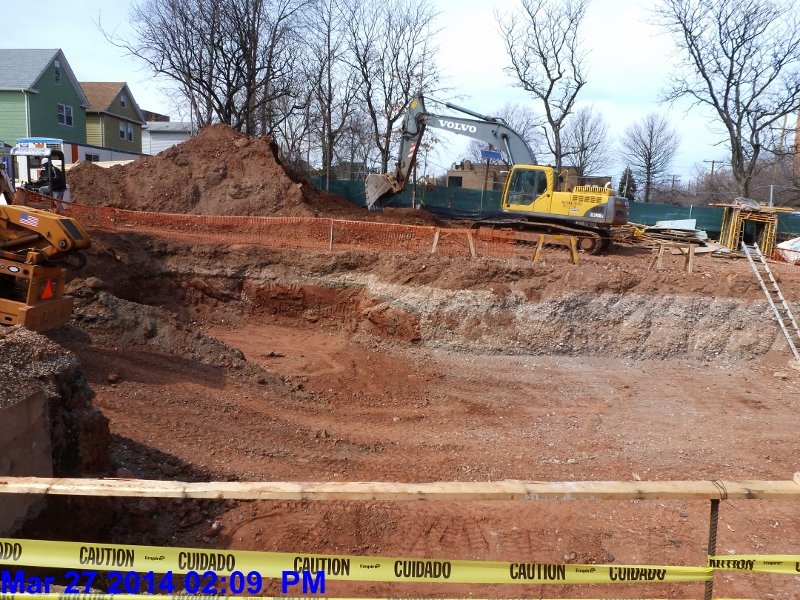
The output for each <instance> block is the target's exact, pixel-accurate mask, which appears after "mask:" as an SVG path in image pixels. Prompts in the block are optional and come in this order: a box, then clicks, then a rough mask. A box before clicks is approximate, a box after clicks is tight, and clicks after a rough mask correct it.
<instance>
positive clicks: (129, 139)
mask: <svg viewBox="0 0 800 600" xmlns="http://www.w3.org/2000/svg"><path fill="white" fill-rule="evenodd" d="M128 141H129V142H132V141H133V124H132V123H128Z"/></svg>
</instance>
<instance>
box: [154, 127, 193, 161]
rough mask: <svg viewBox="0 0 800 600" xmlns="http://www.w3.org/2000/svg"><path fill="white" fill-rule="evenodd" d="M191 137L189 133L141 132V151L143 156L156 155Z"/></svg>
mask: <svg viewBox="0 0 800 600" xmlns="http://www.w3.org/2000/svg"><path fill="white" fill-rule="evenodd" d="M190 137H191V135H190V134H189V133H182V132H177V131H176V132H152V131H147V130H144V131H143V132H142V150H143V151H144V153H145V154H152V155H156V154H158V153H159V152H163V151H164V150H166V149H167V148H171V147H172V146H175V145H176V144H180V143H182V142H185V141H186V140H188V139H189V138H190Z"/></svg>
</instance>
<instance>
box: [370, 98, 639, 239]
mask: <svg viewBox="0 0 800 600" xmlns="http://www.w3.org/2000/svg"><path fill="white" fill-rule="evenodd" d="M445 106H447V108H450V109H452V110H456V111H459V112H462V113H465V114H467V115H469V116H471V117H474V118H473V119H465V118H463V117H457V116H442V115H436V114H432V113H429V112H428V111H427V110H426V109H425V99H424V97H423V96H422V94H418V95H417V96H416V97H415V98H414V99H413V100H412V101H411V104H410V105H409V110H408V112H407V113H406V116H405V119H404V120H403V129H402V137H401V143H400V160H399V161H398V163H397V167H396V169H395V171H394V173H387V174H377V173H373V174H370V175H368V176H367V179H366V182H365V186H366V198H367V208H369V209H370V210H383V207H384V206H385V205H386V204H387V203H388V202H389V201H390V200H391V197H392V196H393V195H394V194H397V193H399V192H401V191H403V190H404V189H405V188H406V186H407V184H408V180H409V175H410V173H411V169H412V167H413V166H414V163H415V161H416V156H417V150H418V148H419V143H420V140H421V138H422V136H423V134H424V133H425V129H426V128H427V127H434V128H436V129H442V130H444V131H453V132H456V133H459V134H461V135H465V136H468V137H471V138H474V139H477V140H480V141H483V142H485V143H487V144H489V145H491V146H492V147H494V148H496V149H499V150H500V151H501V152H502V154H503V155H504V157H505V158H506V160H507V162H508V163H509V164H510V165H511V171H510V172H509V174H508V178H507V179H506V183H505V187H504V189H503V195H502V201H501V206H500V208H501V211H502V212H503V213H504V216H503V217H502V218H499V219H498V218H495V219H489V218H486V219H480V220H479V221H478V222H477V223H476V225H477V226H479V227H490V228H501V229H512V230H520V231H533V232H542V233H551V234H563V235H571V236H575V237H577V238H578V239H579V240H580V241H579V247H580V249H581V250H583V251H584V252H586V253H589V254H597V253H599V252H601V251H603V250H604V249H606V248H607V247H608V246H609V245H610V244H611V231H610V230H611V226H615V225H625V224H626V223H627V222H628V200H627V199H626V198H622V197H620V196H617V195H615V194H614V192H613V190H612V189H610V188H609V187H600V186H576V187H574V188H573V189H572V190H571V191H557V190H556V180H557V177H556V173H555V172H554V169H553V168H552V167H547V166H541V165H537V164H536V158H535V156H534V154H533V152H532V151H531V149H530V147H529V146H528V144H527V143H526V142H525V140H524V138H523V137H522V136H521V135H520V134H519V133H517V132H516V131H514V130H513V129H512V128H511V127H509V126H508V124H507V123H506V122H505V121H504V120H503V119H501V118H499V117H489V116H485V115H482V114H480V113H477V112H474V111H471V110H469V109H466V108H463V107H460V106H456V105H455V104H451V103H449V102H448V103H446V104H445ZM506 215H507V216H506Z"/></svg>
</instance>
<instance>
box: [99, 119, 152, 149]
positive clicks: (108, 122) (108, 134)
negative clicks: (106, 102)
mask: <svg viewBox="0 0 800 600" xmlns="http://www.w3.org/2000/svg"><path fill="white" fill-rule="evenodd" d="M100 118H101V119H102V120H103V124H104V125H105V127H104V133H105V139H104V140H103V143H102V144H101V146H105V147H106V148H114V149H115V150H122V151H124V152H139V153H141V152H142V126H141V125H139V124H138V123H133V122H131V121H128V120H127V119H120V118H117V117H114V116H112V115H105V114H103V115H100ZM120 122H122V123H125V124H126V126H127V125H128V124H129V123H130V124H131V125H133V141H132V142H129V141H128V138H127V134H126V137H125V139H124V140H123V139H120V137H119V124H120ZM126 131H127V129H126Z"/></svg>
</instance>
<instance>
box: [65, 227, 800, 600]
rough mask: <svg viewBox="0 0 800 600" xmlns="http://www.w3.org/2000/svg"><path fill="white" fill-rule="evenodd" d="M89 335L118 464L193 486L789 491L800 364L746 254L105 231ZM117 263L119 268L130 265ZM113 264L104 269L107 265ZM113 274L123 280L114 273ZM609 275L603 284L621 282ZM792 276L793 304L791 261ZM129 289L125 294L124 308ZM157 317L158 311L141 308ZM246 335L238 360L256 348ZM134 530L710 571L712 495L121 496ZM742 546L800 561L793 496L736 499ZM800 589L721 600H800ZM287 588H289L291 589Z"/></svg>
mask: <svg viewBox="0 0 800 600" xmlns="http://www.w3.org/2000/svg"><path fill="white" fill-rule="evenodd" d="M93 240H94V242H95V244H94V248H93V250H92V253H93V256H92V257H90V266H89V267H87V270H88V272H89V273H88V274H89V275H94V276H95V278H94V279H92V278H89V279H84V280H80V281H75V282H73V283H72V284H71V289H72V290H73V292H74V293H76V294H77V295H79V296H80V298H79V306H78V308H77V310H76V317H75V321H74V325H72V326H71V327H69V328H63V329H62V330H60V331H58V332H54V333H53V334H52V337H53V338H54V339H57V340H58V341H59V342H61V343H63V344H64V345H65V346H67V347H69V348H71V349H73V350H74V351H75V352H76V353H77V354H78V355H79V356H80V358H81V361H82V363H83V364H84V367H85V369H86V372H87V376H88V378H89V381H90V382H91V385H92V387H93V388H94V389H95V391H96V393H97V398H96V403H97V405H98V406H99V407H100V408H101V410H102V411H103V413H104V414H105V415H106V416H107V417H108V418H109V420H110V425H111V431H112V434H113V436H114V437H113V443H112V448H113V453H112V460H113V462H114V468H115V469H116V470H117V474H122V475H123V476H125V475H126V476H137V477H149V478H166V479H169V478H176V477H177V478H181V479H190V480H203V479H228V480H231V479H232V480H292V481H296V480H301V481H302V480H333V481H336V480H341V481H354V480H366V481H370V480H378V481H407V482H413V481H442V480H459V481H490V480H499V479H533V480H559V481H560V480H585V479H588V480H609V479H611V480H635V479H787V478H791V477H792V476H793V474H794V472H795V471H797V462H796V460H795V457H796V456H797V455H798V452H800V442H798V438H797V435H796V432H797V430H798V426H800V417H798V412H797V398H798V388H799V387H800V371H796V370H793V369H792V368H789V366H788V356H787V354H786V352H785V350H784V347H783V345H784V344H783V343H782V338H780V337H779V336H778V330H777V328H776V327H775V325H774V324H773V323H772V322H771V321H770V319H769V317H768V316H767V312H766V305H765V303H764V302H763V301H762V300H761V297H760V294H761V291H760V289H758V288H757V287H756V286H755V284H754V283H753V282H752V281H751V279H750V277H749V276H748V271H747V267H746V265H745V264H742V263H738V262H729V261H723V260H720V259H712V258H708V257H705V258H704V259H702V262H698V264H699V272H696V273H693V274H687V273H684V272H683V271H682V270H681V266H682V265H681V263H680V262H679V261H678V259H677V258H676V261H675V264H670V265H668V268H667V269H666V270H664V271H661V272H656V271H649V270H648V269H647V262H648V260H649V256H648V255H639V254H637V253H636V252H635V251H632V250H624V249H623V250H620V254H615V255H610V256H605V257H583V258H582V259H581V262H580V263H579V264H578V265H570V264H569V263H568V261H567V259H566V255H565V254H564V253H560V252H558V251H553V252H551V253H549V254H548V260H547V261H546V262H544V263H541V264H539V265H533V264H531V263H530V262H522V261H516V262H514V261H496V260H478V261H470V260H466V259H458V258H445V257H405V256H404V257H396V256H380V255H373V254H367V253H357V252H348V253H341V254H333V255H323V254H315V253H311V252H298V251H291V252H278V251H268V250H264V249H258V250H257V251H256V249H254V248H248V247H228V246H226V245H224V244H220V245H214V246H202V245H197V244H185V243H181V242H179V241H174V240H169V241H168V240H159V239H156V238H147V237H145V236H141V235H138V234H116V233H115V234H106V233H103V232H99V231H95V232H93ZM111 256H114V258H113V259H112V260H109V258H110V257H111ZM104 257H105V258H104ZM112 272H113V276H112ZM604 282H605V283H604ZM784 289H785V292H786V293H787V295H788V296H789V297H790V300H791V301H793V302H796V301H797V294H798V290H800V288H799V287H798V286H797V283H796V280H794V279H792V277H791V275H790V274H786V275H784ZM122 298H124V299H122ZM135 300H138V301H139V302H145V303H147V304H149V305H152V306H142V305H141V304H138V303H135V302H134V301H135ZM234 349H235V350H234ZM117 510H118V519H119V521H118V522H119V524H118V526H117V527H115V528H114V529H113V532H112V535H111V537H113V539H115V540H118V541H121V542H122V541H127V542H136V543H156V544H165V543H166V544H169V545H180V544H183V545H187V546H191V545H200V546H211V547H230V548H239V549H263V550H281V551H292V552H301V551H302V552H320V553H326V552H327V553H340V554H343V553H344V554H366V555H370V554H375V555H385V556H420V557H445V558H462V559H498V560H500V559H503V560H516V559H519V560H530V561H542V562H548V561H549V562H561V561H567V562H576V563H587V562H588V563H607V562H613V563H617V564H623V563H639V564H687V565H700V564H703V563H704V560H705V545H706V540H707V524H706V522H707V510H708V506H707V504H706V503H703V502H673V503H659V502H604V503H601V502H575V503H566V502H536V503H441V504H439V503H436V504H433V503H430V504H428V503H425V504H420V503H417V504H414V505H403V504H392V503H384V502H370V503H360V502H333V503H308V502H282V503H278V502H273V503H269V502H264V503H250V502H248V503H237V502H229V503H224V504H219V503H217V504H213V503H197V502H195V503H191V504H189V505H188V508H187V507H186V506H184V505H178V504H176V503H174V502H173V501H163V502H162V501H135V502H124V503H122V505H121V506H118V508H117ZM722 523H723V524H722V525H721V527H720V541H719V548H720V549H721V553H729V552H731V553H732V552H736V553H740V554H741V553H787V552H794V551H795V549H796V548H797V547H798V544H800V527H798V526H797V525H798V521H797V510H796V506H795V505H794V504H789V503H783V504H781V503H775V502H747V503H743V502H736V503H730V502H727V503H724V504H723V509H722ZM701 589H702V586H698V585H683V586H678V585H672V586H658V587H654V586H651V587H646V586H630V587H627V586H626V587H622V588H620V587H617V588H611V587H607V588H603V587H592V588H587V587H578V586H575V587H568V586H565V587H548V588H546V589H545V588H543V587H537V586H524V587H515V586H505V587H504V586H477V587H476V586H443V585H432V584H430V585H421V584H420V585H411V584H409V585H405V586H394V587H392V586H390V585H388V584H356V583H344V582H338V583H332V584H331V587H330V588H329V590H328V591H329V592H330V593H333V594H336V595H347V594H350V595H378V596H386V595H390V596H403V595H422V594H424V595H437V596H448V595H459V594H461V595H465V594H472V595H481V596H505V597H507V596H511V595H513V596H525V597H541V596H542V595H545V596H547V597H553V596H563V597H590V596H591V597H597V596H598V595H604V596H617V597H623V596H628V595H630V594H646V595H648V596H651V597H687V596H699V595H700V593H701V591H699V590H701ZM796 590H797V582H796V581H794V579H793V578H791V577H783V578H782V577H777V576H758V577H755V576H753V577H747V576H742V575H738V574H736V575H733V574H732V575H726V576H718V580H717V587H716V589H715V592H716V595H718V596H719V595H727V596H749V597H774V598H792V597H794V596H795V592H796ZM271 591H272V592H277V591H278V590H277V589H274V590H271Z"/></svg>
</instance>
